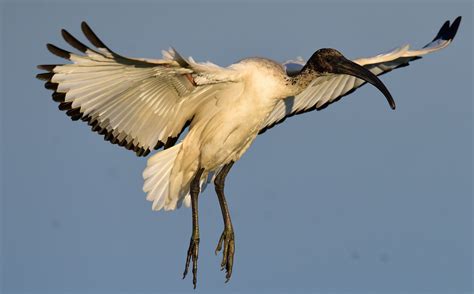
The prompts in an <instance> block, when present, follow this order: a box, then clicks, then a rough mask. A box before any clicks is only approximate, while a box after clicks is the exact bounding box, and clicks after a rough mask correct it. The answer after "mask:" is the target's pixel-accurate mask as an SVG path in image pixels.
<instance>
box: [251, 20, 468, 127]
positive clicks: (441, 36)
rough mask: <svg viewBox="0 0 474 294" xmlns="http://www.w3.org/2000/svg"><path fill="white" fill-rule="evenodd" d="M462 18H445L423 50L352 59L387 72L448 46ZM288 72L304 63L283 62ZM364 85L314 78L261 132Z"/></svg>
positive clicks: (279, 105)
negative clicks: (447, 19) (452, 19)
mask: <svg viewBox="0 0 474 294" xmlns="http://www.w3.org/2000/svg"><path fill="white" fill-rule="evenodd" d="M460 22H461V17H460V16H459V17H457V18H456V19H455V20H454V21H453V23H452V24H451V25H450V22H449V21H446V22H445V23H444V24H443V26H442V27H441V29H440V30H439V32H438V33H437V34H436V37H435V38H434V39H433V40H432V41H431V42H430V43H428V44H427V45H425V46H424V47H423V48H422V49H419V50H409V48H410V47H409V45H404V46H401V47H399V48H395V49H393V50H391V51H389V52H387V53H382V54H379V55H376V56H373V57H369V58H360V59H356V60H354V62H356V63H358V64H360V65H362V66H365V67H366V68H367V69H369V70H370V71H371V72H372V73H374V74H375V75H382V74H385V73H388V72H390V71H392V70H394V69H396V68H400V67H404V66H407V65H408V63H409V62H411V61H414V60H417V59H420V58H421V57H422V56H423V55H426V54H429V53H432V52H435V51H438V50H441V49H443V48H445V47H447V46H448V45H449V44H450V43H451V42H452V40H453V38H454V36H455V35H456V32H457V30H458V28H459V24H460ZM283 65H284V66H286V68H287V74H288V75H290V76H291V75H295V74H297V73H298V70H301V68H302V67H303V65H304V62H303V61H302V60H298V61H288V62H285V63H283ZM363 84H365V82H364V81H363V80H360V79H357V78H355V77H352V76H348V75H335V74H334V75H331V76H324V77H318V78H316V79H314V80H313V81H312V82H311V83H310V84H309V85H308V87H307V88H306V89H305V90H304V91H303V92H301V93H300V94H299V95H296V96H294V97H287V98H286V99H284V100H281V101H280V102H278V103H277V105H276V106H275V108H274V109H273V111H272V112H271V113H270V114H269V115H268V117H267V118H266V120H265V121H264V123H263V124H262V126H261V129H260V134H262V133H264V132H265V131H266V130H268V129H269V128H272V127H273V126H274V125H276V124H279V123H281V122H283V121H284V120H285V119H286V118H288V117H291V116H294V115H297V114H301V113H305V112H308V111H312V110H321V109H324V108H326V107H327V106H329V105H330V104H332V103H334V102H336V101H338V100H339V99H341V98H342V97H344V96H346V95H348V94H350V93H352V92H353V91H354V90H356V89H357V88H358V87H360V86H362V85H363Z"/></svg>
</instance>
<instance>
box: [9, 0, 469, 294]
mask: <svg viewBox="0 0 474 294" xmlns="http://www.w3.org/2000/svg"><path fill="white" fill-rule="evenodd" d="M472 8H473V7H472V3H470V2H457V1H445V2H443V1H437V2H436V3H434V2H424V1H421V2H416V3H413V2H406V1H400V2H383V3H379V2H373V1H367V2H357V3H354V2H344V1H342V2H341V1H337V2H334V3H330V2H314V3H311V2H296V3H293V2H289V1H288V2H266V1H265V2H257V3H253V2H230V3H226V4H222V3H218V2H201V3H196V2H183V1H181V2H159V3H152V2H127V1H121V2H117V3H114V2H98V3H96V2H79V1H71V2H34V3H33V2H24V1H18V2H5V3H3V4H2V6H1V10H2V17H1V19H2V22H1V24H2V38H1V40H2V60H1V62H2V67H1V68H2V78H1V81H2V84H3V85H2V86H1V89H2V98H1V118H2V120H1V124H2V136H1V138H2V144H0V145H1V146H0V150H1V154H2V177H1V180H2V202H1V203H2V213H1V215H2V218H1V222H2V242H1V246H2V247H1V249H2V251H1V252H2V256H1V258H0V262H1V266H2V282H3V286H2V289H3V291H4V292H5V293H65V292H68V293H182V292H192V293H197V292H196V291H192V284H191V280H190V279H189V278H188V279H187V280H185V281H181V274H182V271H183V269H184V262H185V254H186V250H187V246H188V244H189V237H190V233H191V218H190V215H191V211H190V210H189V209H181V210H178V211H176V212H172V213H163V212H152V211H151V205H150V203H149V202H147V201H145V195H144V193H143V192H142V190H141V187H142V184H143V183H142V178H141V173H142V170H143V168H144V167H145V163H146V159H144V158H137V157H136V156H135V155H134V154H133V153H131V152H129V151H126V150H124V149H122V148H118V147H116V146H113V145H111V144H109V143H107V142H104V141H103V140H102V138H101V137H99V136H97V135H96V134H94V133H92V132H91V131H90V130H89V127H87V126H86V125H85V124H84V123H78V122H72V121H70V120H69V118H67V117H66V116H65V115H64V114H63V113H61V112H60V111H58V110H57V108H56V105H55V103H54V102H53V101H52V100H51V98H50V92H49V91H47V90H45V89H44V88H43V85H42V83H41V82H40V81H38V80H36V79H35V78H34V77H35V75H36V73H37V72H38V71H37V70H36V68H35V66H36V65H37V64H48V63H57V62H60V60H59V59H58V58H56V57H54V56H52V55H50V54H49V53H48V52H47V51H46V48H45V44H46V43H48V42H51V43H54V44H57V45H61V46H62V47H65V46H64V44H65V42H64V41H62V40H61V37H60V33H59V31H60V29H61V28H66V29H68V30H69V31H70V32H71V33H73V34H74V35H78V36H79V37H81V39H83V38H82V36H80V22H81V21H82V20H86V21H88V23H89V24H90V25H91V26H92V28H93V29H94V30H95V31H96V32H97V34H98V35H99V36H100V37H101V38H102V39H103V40H104V42H105V43H106V44H107V45H109V47H111V48H112V49H114V50H115V51H117V52H120V53H122V54H123V55H128V56H134V57H150V58H159V57H160V56H161V54H160V51H161V49H166V48H168V47H169V46H174V47H175V48H177V49H178V50H179V51H180V53H182V54H183V55H185V56H189V55H191V56H193V57H194V58H195V59H196V60H199V61H206V60H211V61H213V62H215V63H217V64H219V65H223V66H224V65H229V64H231V63H233V62H235V61H237V60H239V59H241V58H244V57H248V56H265V57H268V58H272V59H275V60H278V61H284V60H287V59H290V58H294V57H296V56H303V57H305V58H307V57H309V56H310V55H311V54H312V53H313V52H314V51H315V50H317V49H319V48H322V47H333V48H336V49H338V50H340V51H341V52H342V53H344V54H345V55H346V56H347V57H349V58H357V57H364V56H372V55H375V54H378V53H380V52H384V51H387V50H390V49H392V48H394V47H397V46H400V45H402V44H405V43H409V44H411V45H412V46H413V47H415V48H416V47H421V46H423V45H425V44H426V43H427V42H429V41H430V40H431V39H432V38H433V37H434V35H435V34H436V32H437V31H438V29H439V28H440V27H441V25H442V24H443V22H444V21H445V20H447V19H450V20H453V19H454V18H455V17H457V16H458V15H462V16H463V22H462V24H461V28H460V30H459V32H458V35H457V37H456V39H455V40H454V43H453V44H452V45H451V46H450V47H448V48H447V49H445V50H443V51H441V52H438V53H435V54H432V55H429V56H427V57H426V58H423V59H421V60H419V61H416V62H414V63H412V65H410V66H409V67H406V68H403V69H399V70H396V71H394V72H391V73H389V74H387V75H384V76H383V77H382V80H383V82H384V83H385V85H386V86H387V87H388V88H389V89H390V91H391V93H392V95H393V96H394V99H395V101H396V102H397V110H396V111H392V110H390V108H389V107H388V106H387V104H386V101H385V99H384V98H383V97H382V96H381V94H380V93H379V92H378V91H377V90H376V89H375V88H374V87H367V86H365V87H363V88H361V89H360V90H358V91H356V92H355V93H353V94H352V95H350V96H347V97H345V98H344V99H342V100H341V101H340V102H338V103H336V104H333V105H331V106H330V107H328V108H327V109H325V110H324V111H319V112H311V113H308V114H304V115H300V116H296V117H293V118H291V119H288V120H287V121H286V122H285V123H284V124H282V125H279V126H278V127H275V128H274V129H271V130H269V131H268V132H266V133H265V134H264V135H262V136H259V137H258V138H257V140H256V141H255V143H254V144H253V146H252V147H251V148H250V149H249V151H248V152H247V154H246V155H245V156H244V157H243V158H242V159H241V160H240V161H239V162H238V163H237V164H236V165H235V166H234V168H233V170H232V171H231V173H230V176H229V177H228V180H227V185H226V192H227V193H226V194H227V197H228V202H229V206H230V209H231V214H232V217H233V223H234V227H235V230H236V256H235V266H234V274H233V277H232V280H231V281H230V283H228V284H224V280H225V278H224V274H223V273H222V272H220V271H219V263H220V256H219V257H216V256H214V248H215V245H216V244H217V241H218V238H219V236H220V233H221V230H222V220H221V216H220V210H219V207H218V202H217V198H216V196H215V194H214V191H213V189H212V188H211V189H207V190H206V191H205V193H204V194H203V196H202V197H201V199H200V203H201V204H200V210H201V211H200V212H201V218H200V220H201V247H200V259H199V281H198V290H197V291H199V292H201V293H262V292H263V293H265V292H268V293H278V292H281V293H288V292H294V293H309V292H311V293H402V292H403V293H467V292H468V291H469V289H471V290H472V280H473V275H472V231H473V230H472V221H473V219H472V208H473V207H472V195H473V193H472V178H473V175H472V163H473V161H472V150H473V149H472V134H473V132H472V126H473V122H472V111H473V109H472V99H473V95H472V94H473V91H472V81H473V73H472V68H473V57H472V52H473V48H472V44H473V42H472V41H473V39H472V36H473V31H472V27H473V25H472V11H473V9H472ZM83 40H84V39H83ZM61 46H60V47H61Z"/></svg>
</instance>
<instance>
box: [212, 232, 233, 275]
mask: <svg viewBox="0 0 474 294" xmlns="http://www.w3.org/2000/svg"><path fill="white" fill-rule="evenodd" d="M222 247H224V251H223V252H222V262H221V270H224V269H225V270H226V276H225V278H226V281H225V282H226V283H227V282H228V281H229V280H230V277H231V276H232V266H233V265H234V253H235V241H234V230H233V229H232V227H230V228H225V229H224V232H222V235H221V238H220V239H219V243H217V247H216V251H215V253H216V255H217V253H218V252H219V251H221V249H222Z"/></svg>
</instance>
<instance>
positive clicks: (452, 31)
mask: <svg viewBox="0 0 474 294" xmlns="http://www.w3.org/2000/svg"><path fill="white" fill-rule="evenodd" d="M461 19H462V17H461V16H458V17H456V19H455V20H454V21H453V23H452V24H451V25H450V22H449V20H447V21H446V22H445V23H444V24H443V26H442V27H441V29H439V32H438V33H437V34H436V36H435V37H434V39H433V41H436V40H452V39H454V36H456V33H457V31H458V28H459V24H460V23H461Z"/></svg>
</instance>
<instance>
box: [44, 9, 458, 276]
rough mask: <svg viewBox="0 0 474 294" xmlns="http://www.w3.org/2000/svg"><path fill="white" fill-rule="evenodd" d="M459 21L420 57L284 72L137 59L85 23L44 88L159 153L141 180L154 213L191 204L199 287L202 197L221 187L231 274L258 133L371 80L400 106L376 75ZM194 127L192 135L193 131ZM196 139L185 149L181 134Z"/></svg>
mask: <svg viewBox="0 0 474 294" xmlns="http://www.w3.org/2000/svg"><path fill="white" fill-rule="evenodd" d="M459 23H460V17H458V18H457V19H456V20H455V21H454V22H453V24H452V25H450V23H449V21H448V22H446V23H445V24H444V25H443V26H442V28H441V30H440V31H439V32H438V34H437V35H436V37H435V38H434V39H433V41H432V42H430V43H428V44H427V45H426V46H425V47H423V48H422V49H419V50H409V46H408V45H405V46H401V47H399V48H396V49H394V50H391V51H389V52H387V53H383V54H380V55H377V56H374V57H369V58H360V59H355V60H353V61H349V60H347V59H346V58H344V56H342V54H340V53H339V52H338V51H336V50H334V49H321V50H318V51H316V52H315V53H314V54H313V56H311V58H310V59H309V60H308V62H304V61H303V60H302V59H301V58H299V59H297V60H295V61H288V62H285V63H283V64H280V63H277V62H275V61H272V60H269V59H266V58H247V59H244V60H241V61H239V62H237V63H235V64H232V65H230V66H228V67H225V68H224V67H220V66H218V65H215V64H213V63H210V62H206V63H198V62H195V61H194V60H193V59H192V58H187V59H185V58H183V57H182V56H180V55H179V54H178V53H177V52H176V50H174V49H169V50H167V51H163V58H162V59H136V58H128V57H124V56H121V55H119V54H117V53H115V52H114V51H112V50H110V49H109V48H108V47H107V46H106V45H105V44H104V43H103V42H102V41H101V40H100V39H99V38H98V37H97V36H96V35H95V34H94V33H93V32H92V30H91V29H90V27H89V26H88V25H87V24H86V23H82V30H83V32H84V34H85V36H86V37H87V39H88V40H89V41H90V42H91V43H92V44H93V45H94V46H95V47H97V49H95V50H94V49H91V48H89V47H88V46H86V45H84V44H83V43H81V42H80V41H78V40H77V39H76V38H74V37H73V36H72V35H70V34H69V33H68V32H67V31H65V30H63V31H62V35H63V37H64V39H65V40H66V41H67V42H68V43H69V44H70V45H71V46H72V47H74V48H76V49H78V50H79V51H80V52H81V54H75V53H71V52H68V51H65V50H63V49H60V48H58V47H56V46H54V45H50V44H48V49H49V50H50V51H51V52H52V53H53V54H55V55H58V56H60V57H63V58H66V59H68V60H70V61H72V63H70V64H57V65H41V66H39V68H40V69H44V70H47V71H48V72H47V73H42V74H39V75H38V78H40V79H43V80H46V81H47V82H46V85H45V86H46V88H48V89H51V90H53V91H54V93H53V99H54V100H55V101H57V102H59V109H61V110H64V111H66V113H67V114H68V115H69V116H70V117H71V118H72V119H73V120H78V119H82V120H83V121H86V122H88V124H89V125H91V126H92V130H93V131H96V132H98V133H99V134H101V135H104V138H105V139H106V140H108V141H110V142H112V143H114V144H119V145H120V146H124V147H126V148H127V149H130V150H133V151H134V152H136V153H137V155H139V156H145V155H147V154H148V153H149V152H150V151H151V150H153V149H160V148H163V149H164V150H163V151H160V152H158V153H157V154H155V155H153V156H152V157H151V158H150V159H149V160H148V163H147V167H146V168H145V170H144V172H143V178H144V179H145V182H144V186H143V190H144V191H145V192H146V193H147V197H146V199H147V200H149V201H151V202H152V208H153V210H161V209H164V210H173V209H176V208H177V207H180V206H181V205H182V204H183V203H184V204H185V205H186V206H189V205H192V206H193V237H192V238H191V244H190V248H189V251H188V259H187V263H186V271H185V274H184V275H186V273H187V267H188V265H189V262H190V259H191V258H192V261H193V265H194V268H193V276H194V280H193V281H194V285H196V271H197V248H198V245H199V230H198V225H197V196H198V194H199V190H200V189H203V188H204V186H205V185H206V184H207V183H208V181H210V180H211V179H214V182H215V184H216V192H217V194H218V197H219V202H220V205H221V209H222V214H223V217H224V224H225V229H224V232H223V234H222V237H221V240H220V241H219V245H218V248H217V250H220V248H221V245H222V244H224V257H223V262H222V264H221V265H222V267H223V268H225V269H226V270H227V279H229V278H230V275H231V273H232V263H233V256H234V233H233V229H232V224H231V221H230V215H229V212H228V208H227V204H226V201H225V198H224V191H223V187H224V181H225V176H226V175H227V173H228V171H229V170H230V168H231V166H232V164H233V163H234V162H236V161H237V160H239V158H240V157H241V156H242V154H243V153H245V151H246V150H247V149H248V148H249V147H250V145H251V144H252V142H253V140H254V139H255V138H256V137H257V135H258V134H260V133H263V132H265V131H266V130H267V129H268V128H271V127H272V126H274V125H275V124H278V123H281V122H282V121H284V120H285V119H286V118H287V117H290V116H293V115H295V114H300V113H304V112H307V111H311V110H314V109H316V110H320V109H323V108H325V107H326V106H328V105H329V104H331V103H333V102H335V101H337V100H338V99H340V98H341V97H343V96H345V95H347V94H349V93H351V92H352V91H353V90H355V89H357V88H358V87H360V86H361V85H363V84H364V83H366V82H369V83H371V84H373V85H374V86H376V87H377V88H378V89H379V90H380V91H381V92H382V93H383V94H384V96H385V97H386V98H387V100H388V102H389V103H390V106H391V107H392V108H395V103H394V101H393V99H392V97H391V95H390V93H389V92H388V90H387V89H386V88H385V86H384V85H383V83H382V82H381V81H380V80H379V79H378V78H377V77H376V76H377V75H381V74H384V73H387V72H389V71H391V70H393V69H396V68H399V67H402V66H405V65H407V64H408V63H409V62H410V61H413V60H416V59H419V58H421V56H423V55H425V54H428V53H431V52H434V51H438V50H440V49H442V48H445V47H446V46H448V45H449V44H450V43H451V41H452V39H453V38H454V36H455V34H456V31H457V29H458V26H459ZM188 127H189V128H188ZM186 128H188V133H187V134H186V136H184V138H183V139H182V141H181V142H180V143H178V142H177V140H178V138H179V137H180V135H181V134H182V133H183V131H184V130H185V129H186Z"/></svg>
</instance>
